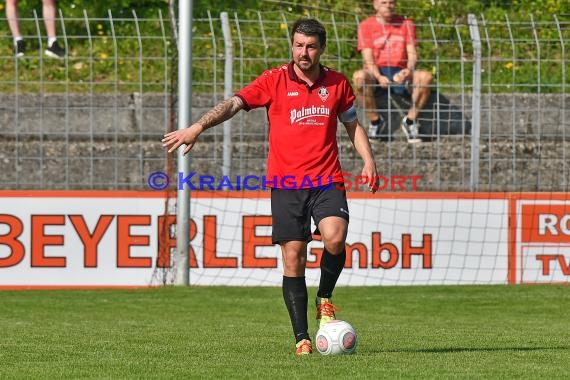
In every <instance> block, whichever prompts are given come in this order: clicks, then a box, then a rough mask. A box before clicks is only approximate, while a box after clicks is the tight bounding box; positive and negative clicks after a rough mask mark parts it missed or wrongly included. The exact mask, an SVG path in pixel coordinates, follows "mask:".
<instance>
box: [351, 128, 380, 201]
mask: <svg viewBox="0 0 570 380" xmlns="http://www.w3.org/2000/svg"><path fill="white" fill-rule="evenodd" d="M343 124H344V127H345V128H346V132H347V133H348V137H349V138H350V141H352V145H354V148H355V149H356V151H357V152H358V154H359V155H360V157H361V158H362V161H364V167H363V168H362V175H363V176H366V177H367V178H368V188H369V189H370V191H371V192H373V193H375V192H376V190H378V186H374V185H375V182H377V181H378V178H377V176H378V172H377V170H376V162H374V155H373V154H372V147H371V146H370V142H369V141H368V136H367V135H366V131H365V130H364V128H362V126H361V125H360V123H359V122H358V119H356V120H354V121H348V122H344V123H343Z"/></svg>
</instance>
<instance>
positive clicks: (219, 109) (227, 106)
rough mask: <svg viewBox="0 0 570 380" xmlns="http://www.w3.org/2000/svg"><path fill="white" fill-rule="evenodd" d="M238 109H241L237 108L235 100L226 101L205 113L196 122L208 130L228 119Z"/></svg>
mask: <svg viewBox="0 0 570 380" xmlns="http://www.w3.org/2000/svg"><path fill="white" fill-rule="evenodd" d="M240 109H241V107H239V104H238V101H236V99H235V98H230V99H226V100H224V101H223V102H221V103H219V104H218V105H216V106H215V107H214V108H212V109H211V110H210V111H208V112H206V113H205V114H204V115H203V116H202V117H201V118H200V119H199V120H198V124H201V125H202V126H203V127H204V128H205V129H208V128H210V127H213V126H215V125H218V124H220V123H223V122H224V121H226V120H228V119H230V118H231V117H232V116H234V115H235V114H236V113H237V112H238V111H239V110H240Z"/></svg>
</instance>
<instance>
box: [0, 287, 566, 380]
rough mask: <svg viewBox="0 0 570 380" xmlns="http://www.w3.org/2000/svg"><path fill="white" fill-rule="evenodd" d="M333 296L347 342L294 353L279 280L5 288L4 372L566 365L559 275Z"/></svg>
mask: <svg viewBox="0 0 570 380" xmlns="http://www.w3.org/2000/svg"><path fill="white" fill-rule="evenodd" d="M314 295H315V289H310V290H309V297H310V299H313V297H314ZM335 303H336V304H337V306H338V307H340V311H339V312H338V313H337V317H338V318H340V319H346V320H348V321H349V322H350V323H352V324H353V326H354V327H355V328H356V330H357V332H358V335H359V346H358V348H357V351H356V353H355V354H353V355H350V356H337V357H325V356H321V355H320V354H318V353H315V354H313V355H310V356H308V357H302V358H296V357H295V356H294V355H293V351H294V341H293V337H292V330H291V326H290V323H289V317H288V315H287V311H286V309H285V306H284V304H283V300H282V297H281V289H280V288H254V287H251V288H248V287H239V288H236V287H190V288H175V287H166V288H153V289H138V290H58V291H48V290H45V291H3V292H0V325H1V329H2V331H1V332H0V363H1V364H0V378H2V379H11V378H22V379H30V378H38V379H39V378H41V379H57V378H65V379H69V378H81V379H88V378H113V379H115V378H121V379H122V378H132V379H139V378H145V379H148V378H172V379H174V378H176V379H180V378H185V379H204V378H212V379H224V378H227V379H255V378H258V379H319V378H330V379H380V378H386V379H394V378H406V379H449V378H452V379H494V378H496V379H508V378H518V379H521V378H523V379H527V378H528V379H537V378H544V379H563V378H564V379H567V378H570V366H569V365H568V360H569V358H570V328H569V327H570V318H569V315H570V288H569V287H568V286H555V285H550V286H429V287H365V288H362V287H341V288H337V290H336V292H335ZM314 317H315V315H314V310H313V308H312V307H311V308H310V312H309V318H310V327H311V329H310V330H311V331H310V333H311V334H312V335H313V336H314V334H315V332H316V331H315V321H314Z"/></svg>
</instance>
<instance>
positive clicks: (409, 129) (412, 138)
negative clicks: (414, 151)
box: [401, 116, 422, 144]
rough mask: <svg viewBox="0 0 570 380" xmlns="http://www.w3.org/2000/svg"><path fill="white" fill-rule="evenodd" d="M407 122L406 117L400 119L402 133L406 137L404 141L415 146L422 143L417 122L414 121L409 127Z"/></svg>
mask: <svg viewBox="0 0 570 380" xmlns="http://www.w3.org/2000/svg"><path fill="white" fill-rule="evenodd" d="M407 121H408V117H407V116H406V117H404V118H403V119H402V125H401V126H402V131H403V132H404V134H405V135H406V139H408V142H409V143H410V144H417V143H420V142H422V139H420V137H419V129H420V125H419V124H418V122H417V121H415V120H414V122H413V123H412V124H411V125H409V124H408V123H407Z"/></svg>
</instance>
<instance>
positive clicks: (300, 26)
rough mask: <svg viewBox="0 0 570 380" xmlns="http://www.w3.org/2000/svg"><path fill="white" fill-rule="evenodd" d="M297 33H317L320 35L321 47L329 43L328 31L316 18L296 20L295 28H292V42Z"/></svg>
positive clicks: (312, 34)
mask: <svg viewBox="0 0 570 380" xmlns="http://www.w3.org/2000/svg"><path fill="white" fill-rule="evenodd" d="M295 33H301V34H304V35H305V36H315V35H316V36H318V37H319V43H320V44H321V47H324V46H325V45H326V44H327V31H326V29H325V27H324V26H323V24H321V23H320V22H318V21H317V20H315V19H314V18H302V19H299V20H297V21H295V24H293V28H291V43H292V42H293V36H294V35H295Z"/></svg>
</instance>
